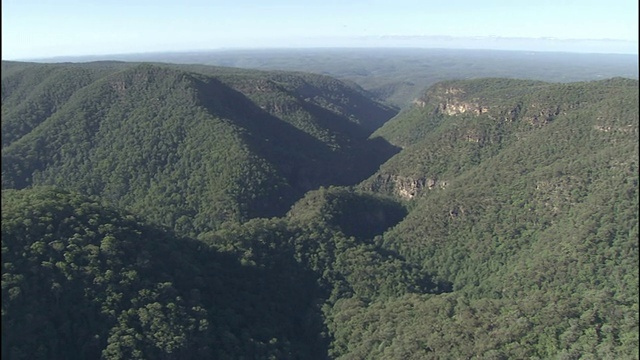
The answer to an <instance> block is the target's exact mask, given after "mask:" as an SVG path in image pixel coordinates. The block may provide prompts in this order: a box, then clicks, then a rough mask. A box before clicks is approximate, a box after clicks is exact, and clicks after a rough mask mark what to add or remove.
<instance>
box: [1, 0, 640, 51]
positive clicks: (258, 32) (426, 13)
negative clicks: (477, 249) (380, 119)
mask: <svg viewBox="0 0 640 360" xmlns="http://www.w3.org/2000/svg"><path fill="white" fill-rule="evenodd" d="M377 46H379V47H382V46H384V47H394V46H405V47H440V48H486V49H501V50H505V49H506V50H509V49H512V50H536V51H538V50H539V51H569V52H604V53H631V54H637V53H638V3H637V0H599V1H596V0H576V1H574V0H535V1H530V0H527V1H520V0H485V1H481V0H436V1H432V0H318V1H306V0H297V1H296V0H272V1H270V0H226V1H223V0H100V1H97V0H2V59H3V60H25V59H37V58H48V57H56V56H76V55H78V56H80V55H106V54H126V53H145V52H178V51H198V50H215V49H226V48H296V47H377Z"/></svg>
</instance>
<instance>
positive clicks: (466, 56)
mask: <svg viewBox="0 0 640 360" xmlns="http://www.w3.org/2000/svg"><path fill="white" fill-rule="evenodd" d="M101 58H108V59H119V60H124V61H162V62H169V63H185V64H207V65H219V66H233V67H241V68H252V69H263V70H296V71H305V72H313V73H317V74H326V75H330V76H334V77H336V78H338V79H341V80H346V81H352V82H355V83H357V84H358V85H360V86H362V87H363V88H364V89H366V90H368V91H369V92H371V93H372V94H374V95H375V96H377V97H378V98H379V99H382V100H384V101H387V102H389V103H390V104H393V105H395V106H398V107H403V108H404V107H407V106H408V105H409V104H410V103H411V101H413V99H415V98H417V97H419V96H420V95H421V93H422V92H423V91H424V89H426V88H427V87H429V86H431V85H433V84H435V83H437V82H440V81H443V80H450V79H477V78H483V77H504V78H517V79H531V80H542V81H549V82H571V81H584V80H602V79H607V78H611V77H616V76H620V77H626V78H633V79H637V78H638V56H637V55H632V54H629V55H623V54H575V53H554V52H531V51H499V50H456V49H419V48H415V49H414V48H388V49H385V48H373V49H367V48H363V49H290V50H287V49H281V50H220V51H210V52H185V53H181V52H177V53H149V54H128V55H127V54H125V55H109V56H108V57H107V56H103V57H99V56H94V57H84V58H83V57H75V58H69V59H66V60H65V59H64V58H62V59H57V60H59V61H95V60H99V59H101Z"/></svg>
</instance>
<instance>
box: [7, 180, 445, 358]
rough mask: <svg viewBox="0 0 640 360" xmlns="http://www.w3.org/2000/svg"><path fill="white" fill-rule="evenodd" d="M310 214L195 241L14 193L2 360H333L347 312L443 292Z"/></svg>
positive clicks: (55, 195) (101, 211) (101, 209)
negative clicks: (346, 305) (327, 318)
mask: <svg viewBox="0 0 640 360" xmlns="http://www.w3.org/2000/svg"><path fill="white" fill-rule="evenodd" d="M331 191H332V192H335V190H331ZM343 191H345V190H343ZM346 192H347V193H348V191H346ZM305 203H306V204H311V203H314V201H313V200H307V201H305ZM300 212H301V210H298V211H297V213H298V214H297V215H292V216H291V217H290V218H288V219H270V220H269V219H255V220H251V221H249V222H247V223H244V224H242V225H238V224H235V225H233V224H229V225H227V226H226V227H225V228H224V229H221V230H218V231H216V232H210V233H206V234H202V235H201V241H196V240H193V239H190V238H186V237H181V236H179V235H175V234H173V233H172V232H169V231H167V230H163V229H159V228H157V227H152V226H149V225H146V224H145V223H144V222H142V221H141V220H139V219H138V218H136V217H134V216H133V215H130V214H123V213H120V212H118V211H116V210H114V209H113V208H109V207H105V206H103V205H101V204H100V203H98V202H96V201H94V200H91V199H89V198H87V197H84V196H81V195H79V194H77V193H69V192H65V191H60V190H56V189H54V188H47V187H45V188H42V187H35V188H31V189H24V190H4V191H3V192H2V356H3V358H7V359H52V358H56V359H88V358H92V359H97V358H103V359H160V358H161V359H202V358H218V359H238V358H253V359H324V358H326V357H327V356H328V351H329V349H328V345H329V342H330V340H331V339H332V337H333V336H332V333H330V332H329V330H328V329H327V327H326V325H325V323H324V321H323V316H324V315H323V314H325V313H326V314H329V313H331V311H332V308H333V306H332V304H334V303H335V302H336V301H337V300H338V299H345V298H349V299H354V301H356V300H357V301H358V302H370V301H374V300H375V299H382V298H389V297H395V296H397V295H399V294H405V293H417V294H420V293H425V292H430V291H435V287H434V286H433V285H432V284H431V282H430V280H429V278H428V277H427V276H426V275H425V274H423V273H421V272H420V271H418V270H417V268H416V267H415V266H412V265H411V264H408V263H406V262H405V261H403V260H402V259H400V258H399V257H397V256H394V255H393V254H391V253H389V252H387V251H382V250H381V249H380V248H378V247H376V246H374V245H372V244H367V243H365V242H361V241H358V240H356V239H354V238H350V237H346V236H345V235H344V234H343V233H342V232H341V231H340V230H332V229H330V228H329V227H326V226H323V222H322V218H323V217H326V216H328V215H330V212H329V211H327V212H325V213H324V214H318V216H313V215H310V216H306V217H305V218H304V221H301V220H300V219H297V216H299V215H301V214H300Z"/></svg>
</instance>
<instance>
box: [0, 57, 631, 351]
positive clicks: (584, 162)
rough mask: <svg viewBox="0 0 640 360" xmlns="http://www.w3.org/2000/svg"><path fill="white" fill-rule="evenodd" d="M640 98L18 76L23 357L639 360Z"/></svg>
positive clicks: (475, 83)
mask: <svg viewBox="0 0 640 360" xmlns="http://www.w3.org/2000/svg"><path fill="white" fill-rule="evenodd" d="M5 69H6V70H7V71H6V73H5V72H4V70H5ZM76 71H77V72H76ZM59 82H63V84H61V85H60V86H58V85H56V84H58V83H59ZM57 89H59V90H57ZM639 92H640V90H639V83H638V81H637V80H632V79H627V78H611V79H607V80H600V81H584V82H573V83H548V82H542V81H537V80H515V79H507V78H483V79H474V80H447V81H442V82H438V83H437V84H435V85H433V86H431V87H429V88H428V89H426V90H424V91H423V92H422V94H421V95H420V96H418V97H417V98H416V100H415V101H414V102H413V104H412V105H411V106H410V107H408V108H406V109H403V110H402V111H401V112H400V113H398V114H396V110H395V109H394V108H390V107H388V106H385V105H382V104H380V103H378V102H376V101H374V100H372V99H371V96H370V94H369V93H367V92H366V91H364V90H362V89H361V88H360V87H358V86H357V85H354V84H351V83H344V82H341V81H338V80H336V79H333V78H330V77H326V76H320V75H313V74H304V73H293V72H281V71H269V72H263V71H255V70H242V69H234V68H221V67H210V66H203V65H175V64H135V63H117V62H113V63H111V62H109V63H86V64H27V63H11V62H3V79H2V115H3V117H2V130H3V140H2V141H3V143H2V183H3V193H2V196H3V198H2V200H3V201H2V265H3V270H2V275H3V280H2V290H3V297H2V298H3V303H2V304H3V305H2V306H3V309H2V310H3V315H2V327H3V331H2V336H3V339H2V340H3V341H2V344H3V345H2V355H3V357H5V356H6V357H8V358H9V359H32V358H36V359H49V358H106V359H130V358H141V359H142V358H165V359H185V358H187V359H188V358H223V359H236V358H256V359H270V358H277V359H327V358H330V359H345V360H346V359H403V360H404V359H525V358H526V359H581V358H585V359H587V358H594V359H595V358H597V359H600V358H602V359H638V358H639V357H640V355H639V353H638V347H639V345H640V342H639V331H640V330H639V327H638V323H639V322H638V321H639V320H638V306H639V305H638V304H639V302H638V296H639V295H640V294H639V287H638V284H639V267H638V263H639V261H640V256H639V251H638V244H639V238H638V234H639V219H640V214H639V212H640V209H639V206H640V200H639V192H638V184H639V175H638V170H639V167H638V162H639V157H640V154H639V152H640V150H639V147H640V146H639V140H640V139H639V129H638V127H639V119H638V114H639V113H640V109H639V98H640V95H639ZM394 115H395V116H394ZM388 119H390V120H388ZM387 120H388V121H387ZM85 319H88V321H85ZM34 324H38V327H37V328H35V327H34ZM8 329H11V331H7V330H8Z"/></svg>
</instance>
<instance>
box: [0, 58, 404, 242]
mask: <svg viewBox="0 0 640 360" xmlns="http://www.w3.org/2000/svg"><path fill="white" fill-rule="evenodd" d="M90 65H91V64H85V65H82V66H81V65H68V64H65V65H57V66H54V65H41V66H42V67H43V70H41V69H40V68H39V67H38V66H36V65H33V66H30V67H27V68H26V69H24V70H23V71H22V72H19V74H22V73H26V74H31V72H37V71H43V72H44V71H45V70H48V69H49V68H52V69H53V70H52V71H54V70H55V71H54V72H55V74H56V76H55V77H54V76H53V75H50V76H48V77H47V76H44V75H42V76H39V77H36V80H33V82H36V84H37V86H38V87H42V88H45V89H50V85H49V82H51V81H54V80H60V81H59V82H61V83H63V84H64V86H61V88H62V89H72V90H73V91H74V92H73V94H66V93H65V96H61V100H60V102H61V103H60V104H59V105H56V107H55V109H51V111H48V112H45V113H43V114H41V115H42V116H40V117H39V118H38V121H37V122H35V123H33V122H32V121H31V120H29V119H27V118H26V117H27V115H25V113H24V112H21V110H20V109H22V108H25V109H33V106H31V105H29V104H30V102H28V101H23V102H20V103H19V105H15V106H14V102H13V101H10V100H11V99H13V98H17V97H18V95H15V94H19V93H21V92H24V91H26V90H25V89H28V88H29V87H31V86H32V83H31V81H29V82H25V83H20V82H19V80H20V78H19V77H18V76H17V75H16V76H13V77H11V76H9V78H10V79H13V82H17V83H18V84H16V85H12V86H11V88H12V89H13V88H16V89H15V90H12V91H9V90H7V99H8V100H7V102H6V103H5V101H4V100H3V105H2V106H3V112H4V111H5V110H6V121H5V116H3V133H5V125H6V133H7V134H13V135H11V136H12V141H11V142H10V144H9V141H8V146H6V147H3V150H2V156H3V171H2V174H3V175H2V181H3V188H18V189H20V188H24V187H28V186H31V185H55V186H59V187H63V188H66V189H72V190H74V191H80V192H82V193H85V194H88V195H94V196H98V197H100V198H102V199H105V200H107V201H109V202H110V204H112V205H116V206H118V207H122V208H127V209H129V210H130V211H133V212H135V213H137V214H140V215H143V216H145V217H146V218H147V219H149V220H150V221H152V222H154V223H157V224H161V225H165V226H169V227H172V228H174V229H175V230H177V231H180V232H181V233H184V234H189V235H194V236H195V235H196V234H198V233H200V232H203V231H208V230H212V229H216V228H219V227H220V225H221V224H222V223H224V222H228V221H235V222H241V221H246V220H247V219H250V218H254V217H259V216H275V215H283V214H284V213H285V212H286V210H287V209H288V208H289V207H290V205H291V204H292V203H293V202H294V201H295V200H296V199H298V198H299V197H300V196H302V194H303V193H304V192H305V191H307V190H309V189H312V188H316V187H318V186H320V185H328V184H338V185H347V184H354V183H356V182H358V181H360V180H362V179H364V178H365V177H366V176H369V175H370V174H371V173H373V172H374V171H375V170H376V169H377V167H378V165H379V164H380V163H381V162H383V161H384V160H386V159H387V158H388V157H390V156H391V155H392V154H393V153H394V151H395V150H394V148H393V147H392V146H390V145H388V144H386V143H385V142H384V141H370V140H368V139H367V136H368V135H369V134H370V133H371V131H373V128H375V127H376V126H378V125H379V124H381V123H382V122H383V121H384V120H386V119H387V118H388V117H390V116H392V114H393V111H392V110H390V109H389V108H386V107H384V106H383V105H381V104H378V103H376V102H374V101H372V100H370V99H368V98H366V97H364V95H363V93H362V92H361V91H359V90H358V89H356V88H351V87H348V86H346V85H344V84H341V83H340V82H338V81H336V80H333V79H330V78H327V77H321V76H314V75H301V74H290V73H263V72H256V71H253V72H251V71H239V72H236V71H234V70H230V69H221V68H214V67H204V68H202V67H200V68H198V67H187V66H184V67H175V66H169V65H163V66H161V65H151V64H139V65H136V64H128V66H127V67H125V68H124V69H123V70H120V71H117V72H113V73H111V74H109V75H108V76H102V75H103V74H104V72H105V71H106V70H104V69H103V68H102V66H101V64H95V67H96V69H93V68H92V67H91V66H90ZM122 66H123V67H124V65H122ZM109 69H110V68H109ZM188 69H191V70H194V71H195V70H198V71H200V73H195V72H187V70H188ZM92 71H93V72H92ZM76 72H78V73H79V74H80V75H82V74H84V73H87V74H89V75H91V76H89V75H86V76H85V77H84V78H83V81H82V82H79V81H78V80H77V79H76V78H75V77H72V76H65V74H67V73H72V74H75V73H76ZM58 73H61V75H59V74H58ZM80 75H78V76H80ZM99 75H100V76H99ZM93 78H99V79H97V80H95V81H93V82H90V83H88V84H87V82H89V81H90V80H91V79H93ZM51 79H53V80H51ZM85 80H86V81H85ZM38 81H40V82H38ZM13 82H11V83H12V84H13ZM3 86H4V80H3ZM7 87H9V85H7ZM3 91H4V90H3ZM38 94H39V92H34V95H32V96H33V97H36V96H37V95H38ZM67 95H69V96H67ZM3 96H4V95H3ZM47 99H48V98H42V97H37V98H35V99H34V100H33V101H34V102H36V103H37V104H39V105H38V106H40V105H42V106H46V107H48V106H49V105H48V104H49V103H48V102H47V101H48V100H47ZM63 100H64V101H63ZM273 101H276V103H273ZM354 109H358V110H357V111H355V110H354ZM351 110H354V112H353V113H349V114H348V115H347V112H349V111H351ZM370 114H376V115H375V116H370ZM31 123H33V124H32V125H33V126H31V125H29V128H28V129H25V132H27V130H31V131H28V132H27V133H25V134H23V133H21V132H16V131H14V130H13V127H12V126H13V125H12V124H31ZM14 137H15V138H16V139H13V138H14ZM18 137H19V138H18Z"/></svg>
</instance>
